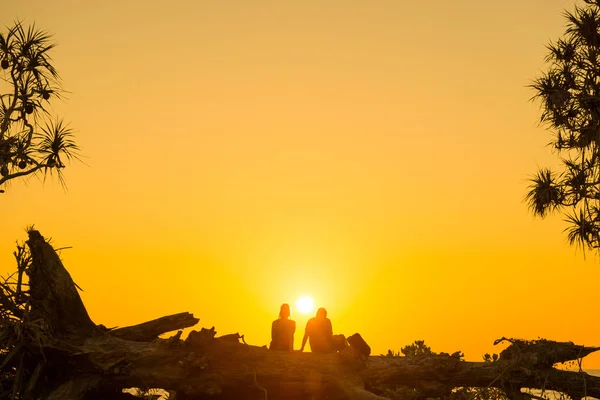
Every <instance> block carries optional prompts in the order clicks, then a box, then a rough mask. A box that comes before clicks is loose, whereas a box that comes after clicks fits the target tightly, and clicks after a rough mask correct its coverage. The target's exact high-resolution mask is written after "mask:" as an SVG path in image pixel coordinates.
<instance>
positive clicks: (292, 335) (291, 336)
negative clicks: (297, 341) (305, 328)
mask: <svg viewBox="0 0 600 400" xmlns="http://www.w3.org/2000/svg"><path fill="white" fill-rule="evenodd" d="M294 332H296V321H292V334H291V335H290V351H292V350H294Z"/></svg>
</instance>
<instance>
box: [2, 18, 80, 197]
mask: <svg viewBox="0 0 600 400" xmlns="http://www.w3.org/2000/svg"><path fill="white" fill-rule="evenodd" d="M53 48H54V43H52V42H51V36H50V35H49V34H47V33H46V32H44V31H41V30H38V29H36V28H35V26H34V25H32V26H29V27H25V26H23V24H22V23H21V22H16V23H14V25H13V26H12V27H10V28H6V31H5V32H0V78H1V79H2V83H0V191H2V190H1V189H2V187H3V186H4V184H5V183H6V182H8V181H10V180H11V179H14V178H18V177H23V176H27V175H30V174H34V173H37V172H41V173H43V174H46V173H51V172H52V171H56V172H57V174H58V176H59V179H60V180H61V183H62V182H63V180H62V174H61V169H62V168H64V167H65V161H67V160H69V159H72V158H74V157H75V158H77V152H78V148H77V145H76V144H75V142H74V141H73V132H72V131H71V130H70V129H69V128H68V126H67V125H65V124H64V123H62V122H61V121H60V120H54V119H52V118H51V117H50V115H49V113H48V111H47V107H48V105H49V102H50V101H51V100H53V99H56V98H59V97H60V93H61V86H60V77H59V75H58V73H57V71H56V69H55V68H54V66H53V64H52V59H51V58H50V52H51V50H52V49H53Z"/></svg>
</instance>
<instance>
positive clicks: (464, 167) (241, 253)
mask: <svg viewBox="0 0 600 400" xmlns="http://www.w3.org/2000/svg"><path fill="white" fill-rule="evenodd" d="M123 3H125V4H123ZM572 7H573V1H572V0H527V1H522V0H507V1H496V2H489V1H481V0H459V1H452V2H451V1H445V0H437V1H436V0H432V1H427V2H425V1H412V2H408V1H400V0H396V1H391V0H388V1H384V0H378V1H372V0H368V1H367V0H364V1H352V0H347V1H339V0H338V1H334V0H331V1H322V0H320V1H316V0H302V1H299V0H298V1H291V0H290V1H280V2H275V1H247V0H237V1H234V0H220V1H211V2H208V1H192V0H187V1H183V0H181V1H177V2H159V1H147V0H144V1H141V0H139V1H133V0H131V1H127V2H121V1H116V0H115V1H106V0H105V1H95V2H92V1H86V2H77V1H53V2H48V1H40V0H30V1H27V2H22V1H16V0H4V1H2V3H1V4H0V23H1V24H3V25H7V24H10V23H11V21H12V20H14V19H23V20H25V22H27V23H31V22H34V21H35V23H36V24H37V26H39V27H41V28H44V29H47V30H49V31H50V32H52V33H53V34H54V35H55V40H56V42H58V43H59V46H58V47H57V48H56V50H55V52H54V60H55V65H56V67H57V68H58V70H59V71H60V73H61V75H62V78H63V80H64V86H65V89H66V90H68V91H69V92H70V93H69V94H68V96H67V97H68V99H67V100H66V101H62V102H59V103H55V104H54V107H55V108H54V110H53V112H55V113H56V114H59V115H62V116H64V117H65V119H67V120H69V121H71V123H72V126H73V127H74V128H75V129H76V130H77V132H78V142H79V144H80V146H81V147H82V151H83V154H84V155H85V163H86V164H87V165H83V164H73V165H71V166H70V167H69V168H68V169H67V170H66V171H65V172H66V178H67V183H68V191H66V192H65V191H64V190H63V189H62V188H61V186H60V185H59V184H58V182H56V181H47V182H46V183H45V184H43V183H42V182H40V181H39V180H36V179H33V180H29V181H27V182H19V183H13V184H12V186H11V187H10V190H9V192H8V193H6V194H4V195H2V196H1V197H0V202H1V204H2V211H1V214H0V215H1V218H2V228H3V229H2V230H1V231H0V265H2V270H4V271H8V270H11V269H12V268H13V266H12V265H13V264H12V263H13V260H12V255H11V252H12V248H13V244H14V241H15V239H23V238H24V237H25V233H24V228H25V226H27V225H28V224H32V223H34V224H36V227H37V228H38V229H40V231H41V232H42V234H44V235H46V236H50V237H52V238H54V243H55V244H56V245H57V246H58V247H62V246H73V248H72V249H69V250H65V251H64V252H63V253H62V255H63V258H64V261H65V264H66V266H67V268H68V269H69V271H70V272H71V274H72V276H73V278H74V280H75V281H76V282H77V283H78V284H79V285H80V286H81V287H82V288H83V289H84V290H85V292H83V294H82V296H83V299H84V301H85V303H86V306H87V308H88V310H89V312H90V314H91V316H92V318H93V319H94V321H95V322H97V323H103V324H105V325H107V326H114V325H119V326H123V325H128V324H134V323H138V322H142V321H144V320H148V319H152V318H155V317H160V316H162V315H166V314H171V313H175V312H180V311H190V312H193V313H194V314H195V315H196V316H197V317H199V318H200V319H201V321H200V326H206V327H210V326H213V325H214V326H215V327H216V329H217V331H219V332H220V333H223V334H225V333H232V332H237V331H239V332H240V333H243V334H245V337H246V340H247V341H248V342H249V343H252V344H259V345H262V344H267V343H268V341H269V334H270V323H271V321H272V320H273V319H274V318H276V316H277V313H278V310H279V305H280V304H281V303H282V302H290V303H293V302H294V301H295V299H296V298H297V297H298V296H299V295H301V294H305V293H307V294H311V295H312V296H314V298H315V301H316V302H317V305H319V306H325V307H326V308H327V309H328V311H329V316H330V317H331V320H332V322H333V327H334V331H335V332H336V333H344V334H346V335H350V334H352V333H355V332H360V333H361V334H362V335H363V337H364V338H365V339H366V340H367V341H368V342H369V343H370V344H371V347H372V348H373V352H374V353H375V354H379V353H384V352H386V351H387V349H390V348H391V349H394V350H398V349H399V348H400V347H401V346H403V345H405V344H408V343H410V342H412V341H413V340H415V339H424V340H425V341H426V343H428V344H429V345H430V346H431V347H432V349H433V350H434V351H447V352H452V351H455V350H458V349H461V350H463V351H464V352H465V354H466V357H467V359H470V360H478V359H480V357H481V355H482V354H483V353H485V352H492V351H498V349H495V348H494V347H493V346H492V342H493V341H494V339H496V338H498V337H501V336H507V337H509V336H516V337H523V338H528V339H535V338H538V337H545V338H548V339H554V340H572V341H574V342H576V343H581V344H588V345H599V344H600V337H599V336H598V329H599V327H600V325H599V323H598V321H599V320H600V318H599V317H600V312H599V311H598V308H597V295H596V288H597V281H598V278H599V277H600V265H599V263H598V258H597V257H596V258H595V257H594V256H593V255H592V256H588V258H587V260H584V259H583V257H582V253H581V251H578V250H576V249H575V248H572V247H569V246H568V245H567V244H566V240H565V235H564V234H563V232H562V229H563V228H564V227H565V224H564V223H563V222H562V218H561V217H560V216H556V217H553V218H551V219H548V220H536V219H534V218H533V217H532V216H531V215H530V214H529V212H528V211H527V209H526V206H525V204H524V203H523V197H524V195H525V193H526V187H527V184H528V183H527V178H528V176H530V175H531V174H533V173H534V172H535V171H536V169H537V167H538V166H546V165H555V164H556V158H555V156H554V155H553V154H551V152H550V150H549V149H548V148H547V147H545V145H546V143H548V141H549V140H550V136H549V134H548V133H547V132H545V131H544V128H542V127H539V126H538V125H537V121H538V119H539V108H538V105H537V104H533V103H531V102H529V99H530V97H531V96H532V95H533V91H532V90H531V89H529V88H527V85H528V84H529V83H530V82H531V80H532V79H533V78H535V77H536V76H537V75H539V73H540V71H542V70H543V68H544V64H543V58H544V56H545V53H546V50H545V45H546V44H547V42H548V41H549V40H550V39H556V38H558V37H559V36H560V35H561V33H562V32H563V30H564V25H565V21H564V18H563V17H562V15H561V13H562V11H563V10H564V9H572ZM293 317H294V318H295V319H296V320H297V321H298V332H297V334H296V346H297V347H298V346H299V342H300V339H301V335H302V333H303V326H304V324H305V322H306V317H303V316H300V315H298V314H297V313H296V314H294V315H293ZM587 366H588V367H596V368H600V357H596V358H594V359H590V361H589V362H588V364H587Z"/></svg>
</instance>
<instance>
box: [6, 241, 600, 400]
mask: <svg viewBox="0 0 600 400" xmlns="http://www.w3.org/2000/svg"><path fill="white" fill-rule="evenodd" d="M28 234H29V240H28V241H27V242H26V245H27V247H28V249H29V251H30V256H29V255H28V254H26V253H25V252H24V246H22V247H19V249H20V250H19V251H18V252H15V257H16V258H17V261H18V263H19V260H20V263H19V269H18V271H17V274H16V278H14V277H13V278H11V279H13V280H14V282H13V281H9V280H7V281H6V282H5V283H4V284H3V285H2V286H1V288H2V290H1V291H0V305H1V306H2V310H3V311H2V314H1V317H2V319H1V320H0V324H1V325H0V335H1V336H0V339H1V340H2V343H3V347H2V350H1V351H0V373H1V374H2V375H1V378H2V379H1V380H0V382H2V387H1V390H2V391H3V393H0V395H2V394H4V395H5V397H9V398H14V399H38V398H41V399H51V400H54V399H56V400H58V399H61V400H79V399H90V400H92V399H94V400H96V399H119V398H123V399H125V398H132V395H130V394H128V393H123V389H124V388H131V387H140V388H144V389H148V388H163V389H165V390H168V391H169V392H171V393H174V394H175V397H176V398H177V399H178V400H185V399H271V400H273V399H324V398H327V399H340V400H341V399H349V400H350V399H356V400H362V399H365V400H366V399H386V398H402V397H405V395H406V389H409V390H413V392H412V393H413V394H414V393H416V394H417V395H416V397H421V398H428V397H448V396H451V395H452V391H453V389H455V388H457V387H474V388H498V389H501V390H502V391H504V393H506V395H507V396H508V397H509V398H511V399H521V398H526V397H535V396H534V395H531V394H527V393H523V392H522V389H523V388H533V389H540V390H553V391H558V392H561V393H564V394H566V395H568V396H570V397H572V398H574V399H580V398H583V397H586V396H591V397H597V398H600V378H598V377H593V376H590V375H588V374H586V373H584V372H573V371H563V370H558V369H556V368H554V365H555V364H556V363H561V362H566V361H570V360H579V359H581V358H582V357H585V356H586V355H588V354H590V353H592V352H594V351H597V350H599V349H600V348H597V347H585V346H577V345H575V344H573V343H558V342H553V341H546V340H538V341H523V340H514V339H505V338H502V339H500V340H508V341H510V345H509V346H508V347H507V348H506V349H505V350H504V351H502V352H501V353H500V356H499V357H498V360H497V361H495V362H466V361H463V360H461V359H460V356H459V355H457V354H454V355H450V354H444V353H442V354H428V355H421V356H412V357H389V356H371V357H363V356H361V355H360V353H359V352H358V351H353V350H352V348H351V347H350V348H348V349H347V350H344V351H342V352H340V353H335V354H312V353H298V352H296V353H287V352H276V351H269V350H267V349H266V348H264V347H259V346H251V345H248V344H246V343H245V342H244V340H243V336H240V335H239V334H233V335H225V336H221V337H217V336H216V332H215V330H214V328H212V329H201V330H200V331H192V332H191V333H190V334H189V335H188V337H187V338H186V339H185V340H182V339H181V338H180V336H181V331H179V332H178V333H177V334H176V335H174V336H172V337H171V338H169V339H160V338H158V336H159V335H160V334H162V333H166V332H170V331H175V330H179V329H182V328H186V327H190V326H193V325H194V324H196V323H197V322H198V319H196V318H194V317H193V316H192V315H191V314H189V313H181V314H175V315H172V316H167V317H163V318H159V319H157V320H154V321H149V322H146V323H143V324H140V325H136V326H132V327H126V328H118V329H115V328H112V329H109V328H105V327H104V326H102V325H96V324H95V323H94V322H92V320H91V319H90V317H89V315H88V313H87V311H86V309H85V306H84V304H83V302H82V300H81V298H80V296H79V294H78V292H77V288H76V285H75V284H74V282H73V280H72V279H71V276H70V275H69V273H68V272H67V270H66V269H65V268H64V266H63V264H62V262H61V260H60V258H59V256H58V254H57V253H56V251H55V250H54V249H53V248H52V246H51V245H50V244H48V243H47V241H46V240H45V239H44V238H43V237H42V235H41V234H40V233H39V232H37V231H35V230H30V231H29V233H28ZM23 275H28V276H29V279H28V282H29V288H28V289H23V288H24V287H26V283H24V279H23ZM17 285H18V287H17Z"/></svg>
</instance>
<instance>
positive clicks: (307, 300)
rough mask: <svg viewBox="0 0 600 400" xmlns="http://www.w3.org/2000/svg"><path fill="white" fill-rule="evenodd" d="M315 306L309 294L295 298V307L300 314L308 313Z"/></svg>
mask: <svg viewBox="0 0 600 400" xmlns="http://www.w3.org/2000/svg"><path fill="white" fill-rule="evenodd" d="M314 308H315V302H314V301H313V299H312V297H310V296H300V297H298V300H296V309H297V310H298V311H300V312H301V313H302V314H310V313H311V312H312V310H313V309H314Z"/></svg>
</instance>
